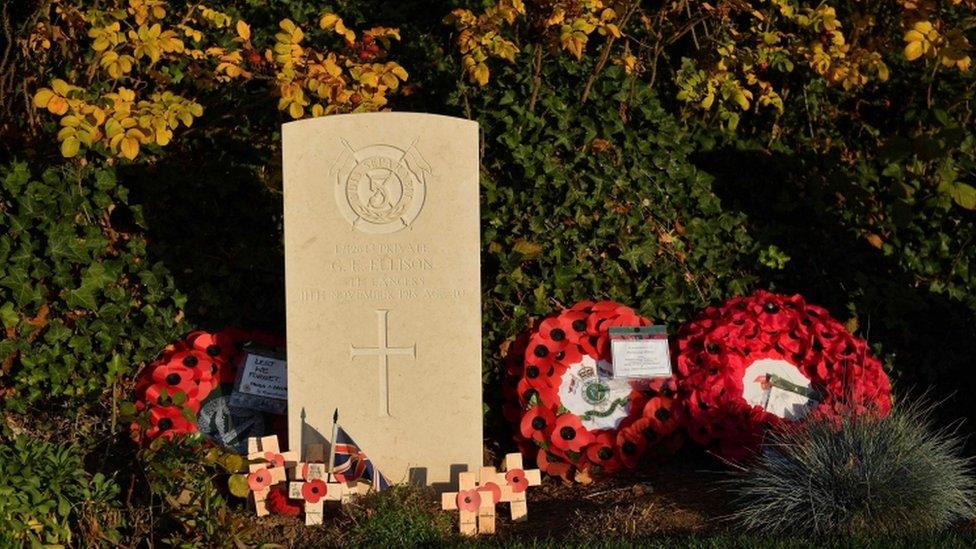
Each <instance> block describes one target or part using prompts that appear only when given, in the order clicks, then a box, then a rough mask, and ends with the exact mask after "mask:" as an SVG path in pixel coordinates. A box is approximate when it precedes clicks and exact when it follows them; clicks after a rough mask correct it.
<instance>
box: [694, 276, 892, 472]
mask: <svg viewBox="0 0 976 549" xmlns="http://www.w3.org/2000/svg"><path fill="white" fill-rule="evenodd" d="M676 347H677V353H676V354H677V357H678V359H677V367H676V372H675V376H676V378H677V379H678V387H679V394H680V395H681V397H682V398H681V403H682V408H683V413H682V414H681V416H682V420H683V425H684V427H685V429H686V431H687V433H688V436H689V437H690V438H692V439H693V440H694V441H696V442H698V443H700V444H702V445H705V446H707V447H709V448H711V449H712V450H714V451H715V452H717V453H718V454H719V455H721V456H723V457H725V458H726V459H730V460H742V459H746V458H748V457H749V456H750V455H751V454H752V453H753V452H754V451H755V450H756V449H757V448H758V446H759V444H760V443H761V441H762V436H763V433H764V432H765V431H766V430H768V429H770V428H775V427H777V426H779V425H782V424H785V423H789V422H794V421H799V420H801V419H803V418H805V417H808V416H819V417H823V416H826V417H838V416H839V414H840V413H842V412H848V413H849V412H854V413H867V412H870V413H875V414H879V415H882V416H883V415H886V414H887V413H888V411H889V410H890V408H891V386H890V384H889V381H888V376H887V375H886V374H885V372H884V369H883V368H882V366H881V362H880V361H878V359H877V358H875V357H874V356H873V355H872V354H871V352H870V350H869V349H868V345H867V343H866V342H865V341H864V340H863V339H860V338H858V337H856V336H854V335H852V334H851V333H850V332H849V331H848V330H847V328H845V327H844V325H843V324H841V323H840V322H838V321H837V320H835V319H833V318H831V316H830V315H829V314H828V313H827V311H826V310H825V309H823V308H821V307H818V306H816V305H811V304H808V303H807V302H806V301H805V300H804V299H803V297H801V296H799V295H792V296H787V295H781V294H774V293H771V292H766V291H759V292H756V293H755V294H753V295H751V296H747V297H736V298H732V299H729V300H728V301H726V302H725V303H724V304H722V305H721V306H719V307H709V308H707V309H705V310H704V311H702V312H701V313H700V314H699V316H698V317H697V318H696V319H695V320H693V321H692V322H689V323H687V324H685V325H684V326H682V327H681V329H680V330H679V333H678V339H677V343H676Z"/></svg>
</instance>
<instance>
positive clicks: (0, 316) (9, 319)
mask: <svg viewBox="0 0 976 549" xmlns="http://www.w3.org/2000/svg"><path fill="white" fill-rule="evenodd" d="M0 322H3V327H4V328H13V327H15V326H17V324H19V323H20V315H19V314H17V311H16V310H14V304H13V303H12V302H10V301H8V302H6V303H4V304H3V307H0Z"/></svg>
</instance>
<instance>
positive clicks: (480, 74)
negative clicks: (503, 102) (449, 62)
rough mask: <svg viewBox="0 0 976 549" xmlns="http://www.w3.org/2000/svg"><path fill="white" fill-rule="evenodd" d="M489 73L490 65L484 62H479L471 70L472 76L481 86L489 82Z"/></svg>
mask: <svg viewBox="0 0 976 549" xmlns="http://www.w3.org/2000/svg"><path fill="white" fill-rule="evenodd" d="M489 74H490V73H489V71H488V65H486V64H484V63H478V64H477V65H475V66H474V68H472V70H471V78H473V79H474V81H475V82H477V83H478V85H479V86H484V85H486V84H487V83H488V77H489Z"/></svg>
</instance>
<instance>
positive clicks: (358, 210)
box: [329, 139, 430, 234]
mask: <svg viewBox="0 0 976 549" xmlns="http://www.w3.org/2000/svg"><path fill="white" fill-rule="evenodd" d="M341 141H342V145H343V151H342V154H341V155H340V156H339V158H338V159H337V160H336V162H335V164H334V165H333V167H332V169H331V170H330V172H329V179H330V181H333V182H334V184H335V198H336V204H337V205H338V206H339V211H340V212H341V213H342V216H343V217H345V218H346V220H347V221H349V223H350V224H351V225H352V226H353V227H354V228H356V229H358V230H360V231H362V232H364V233H371V234H387V233H395V232H397V231H400V230H403V229H405V228H407V227H409V226H410V224H411V223H413V222H414V220H415V219H417V216H418V215H420V212H421V210H423V207H424V201H425V200H426V198H427V178H428V177H429V176H430V165H429V164H428V163H427V161H426V160H424V158H423V157H422V156H421V155H420V151H418V150H417V139H414V141H413V143H411V144H410V146H409V147H407V148H400V147H397V146H394V145H386V144H376V145H370V146H367V147H363V148H360V149H355V148H353V147H352V145H350V144H349V142H347V141H346V140H345V139H342V140H341Z"/></svg>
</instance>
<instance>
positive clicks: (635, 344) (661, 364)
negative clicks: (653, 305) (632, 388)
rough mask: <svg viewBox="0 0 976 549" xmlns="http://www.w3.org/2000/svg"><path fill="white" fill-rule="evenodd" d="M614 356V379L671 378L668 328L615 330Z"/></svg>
mask: <svg viewBox="0 0 976 549" xmlns="http://www.w3.org/2000/svg"><path fill="white" fill-rule="evenodd" d="M610 356H611V357H612V361H613V362H612V365H613V377H620V378H629V379H635V378H636V379H649V378H655V377H671V354H670V350H669V347H668V333H667V328H666V327H665V326H660V325H655V326H633V327H631V326H614V327H611V328H610Z"/></svg>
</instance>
